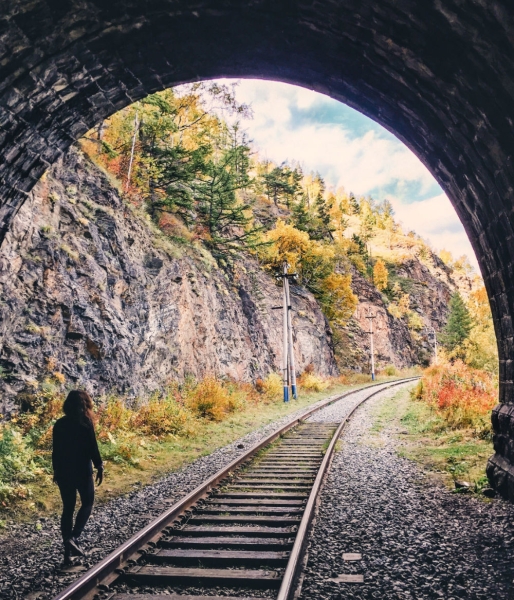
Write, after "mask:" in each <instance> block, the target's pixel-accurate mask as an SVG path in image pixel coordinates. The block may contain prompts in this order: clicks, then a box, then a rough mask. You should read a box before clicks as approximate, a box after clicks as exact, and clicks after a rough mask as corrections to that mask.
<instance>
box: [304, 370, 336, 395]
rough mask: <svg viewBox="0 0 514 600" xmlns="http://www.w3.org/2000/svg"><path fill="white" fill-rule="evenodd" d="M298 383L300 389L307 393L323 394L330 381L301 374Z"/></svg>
mask: <svg viewBox="0 0 514 600" xmlns="http://www.w3.org/2000/svg"><path fill="white" fill-rule="evenodd" d="M298 383H299V385H300V387H301V388H302V389H304V390H307V391H309V392H323V391H325V390H326V389H328V388H329V387H330V385H331V382H330V380H328V379H325V378H323V377H321V376H320V375H315V374H314V373H303V374H302V375H301V376H300V378H299V379H298Z"/></svg>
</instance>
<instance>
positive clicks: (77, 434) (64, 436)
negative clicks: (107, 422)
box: [52, 417, 102, 481]
mask: <svg viewBox="0 0 514 600" xmlns="http://www.w3.org/2000/svg"><path fill="white" fill-rule="evenodd" d="M91 461H93V463H94V465H95V467H96V468H97V469H99V468H100V467H101V466H102V459H101V457H100V452H99V451H98V444H97V443H96V436H95V430H94V428H93V425H92V423H90V422H89V423H87V422H84V421H79V420H77V419H72V418H71V417H62V418H61V419H59V420H58V421H57V422H56V423H55V425H54V430H53V450H52V465H53V468H54V476H55V479H56V480H57V481H59V480H61V481H62V480H77V479H82V478H84V477H90V476H91V475H92V474H93V467H92V465H91Z"/></svg>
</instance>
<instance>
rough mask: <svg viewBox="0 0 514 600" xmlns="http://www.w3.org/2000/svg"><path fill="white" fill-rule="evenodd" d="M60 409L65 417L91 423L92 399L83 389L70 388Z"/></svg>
mask: <svg viewBox="0 0 514 600" xmlns="http://www.w3.org/2000/svg"><path fill="white" fill-rule="evenodd" d="M62 410H63V412H64V414H65V415H66V416H67V417H71V418H72V419H77V420H78V421H83V422H85V423H87V422H89V423H91V424H93V417H94V415H93V399H92V398H91V396H90V395H89V394H88V393H87V392H85V391H83V390H72V391H71V392H70V393H69V394H68V396H67V398H66V400H65V401H64V404H63V405H62Z"/></svg>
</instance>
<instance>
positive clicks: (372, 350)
mask: <svg viewBox="0 0 514 600" xmlns="http://www.w3.org/2000/svg"><path fill="white" fill-rule="evenodd" d="M376 317H377V316H376V315H372V314H371V312H370V309H369V308H368V314H367V316H366V319H369V331H368V333H369V338H370V340H369V348H370V353H371V381H375V352H374V348H373V319H376Z"/></svg>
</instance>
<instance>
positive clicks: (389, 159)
mask: <svg viewBox="0 0 514 600" xmlns="http://www.w3.org/2000/svg"><path fill="white" fill-rule="evenodd" d="M236 96H237V98H238V100H239V101H240V102H247V103H249V104H251V105H252V108H253V113H254V115H253V118H252V119H247V120H244V121H243V122H242V125H243V126H244V127H245V129H246V130H247V131H248V134H249V136H250V139H251V140H253V142H254V146H255V147H256V148H257V149H258V150H259V153H260V155H261V156H262V157H266V158H269V159H271V160H273V161H275V162H277V163H280V162H282V161H285V160H287V161H297V162H300V163H301V165H302V167H303V168H304V170H305V171H306V172H309V171H318V172H319V173H320V174H321V175H322V176H323V177H324V179H325V180H326V182H327V184H328V185H329V186H332V187H334V188H338V187H341V186H342V187H344V188H345V190H346V191H348V192H350V191H352V192H353V193H354V194H356V195H368V194H370V195H371V196H373V197H374V198H375V199H377V200H382V199H383V198H388V199H389V200H390V201H391V202H392V204H393V206H394V209H395V212H396V216H397V219H398V220H399V221H401V222H402V223H403V225H404V227H405V228H406V229H414V230H415V231H416V232H417V233H419V234H420V235H421V236H422V237H423V238H426V239H428V240H429V241H430V242H431V244H432V246H433V247H434V248H435V249H436V250H440V249H442V248H446V249H447V250H450V251H451V252H452V254H453V255H454V256H460V255H462V254H466V255H467V256H468V257H469V259H470V262H471V263H472V264H473V265H475V266H476V267H477V262H476V259H475V255H474V253H473V250H472V248H471V245H470V243H469V240H468V238H467V235H466V233H465V231H464V229H463V227H462V225H461V223H460V221H459V219H458V217H457V215H456V213H455V211H454V209H453V207H452V205H451V203H450V201H449V200H448V198H447V197H446V195H445V194H444V193H443V191H442V189H441V188H440V187H439V185H438V184H437V182H436V181H435V179H434V178H433V177H432V175H431V174H430V172H429V171H428V170H427V169H426V167H425V166H424V165H423V164H422V163H421V161H420V160H419V159H418V158H417V157H416V156H415V155H414V154H413V153H412V152H411V151H410V150H409V149H408V148H407V147H406V146H405V145H404V144H403V143H402V142H400V141H399V140H398V139H397V138H396V137H395V136H394V135H392V134H391V133H389V132H388V131H387V130H385V129H384V128H383V127H381V126H380V125H378V124H377V123H375V122H374V121H372V120H371V119H369V118H368V117H366V116H364V115H362V114H361V113H359V112H357V111H355V110H353V109H351V108H350V107H348V106H346V105H345V104H342V103H340V102H338V101H336V100H333V99H331V98H329V97H327V96H324V95H322V94H319V93H317V92H313V91H310V90H306V89H304V88H300V87H296V86H292V85H288V84H284V83H277V82H271V81H262V80H242V81H240V82H239V83H238V85H237V87H236Z"/></svg>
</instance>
